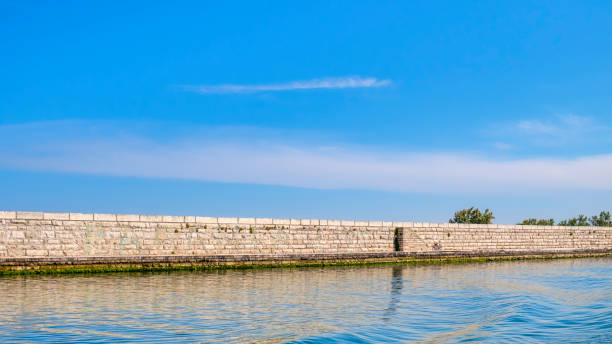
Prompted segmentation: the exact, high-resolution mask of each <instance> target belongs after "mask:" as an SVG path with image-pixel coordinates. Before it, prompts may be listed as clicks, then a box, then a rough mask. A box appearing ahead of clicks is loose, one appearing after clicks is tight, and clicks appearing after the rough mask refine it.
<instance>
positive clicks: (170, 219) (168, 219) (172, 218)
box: [162, 216, 185, 223]
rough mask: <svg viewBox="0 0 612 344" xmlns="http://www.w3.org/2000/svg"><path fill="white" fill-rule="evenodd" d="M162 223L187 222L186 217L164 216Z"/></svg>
mask: <svg viewBox="0 0 612 344" xmlns="http://www.w3.org/2000/svg"><path fill="white" fill-rule="evenodd" d="M162 222H174V223H178V222H185V216H162Z"/></svg>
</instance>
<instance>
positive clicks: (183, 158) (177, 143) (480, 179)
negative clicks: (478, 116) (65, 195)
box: [0, 124, 612, 194]
mask: <svg viewBox="0 0 612 344" xmlns="http://www.w3.org/2000/svg"><path fill="white" fill-rule="evenodd" d="M81 129H82V130H80V129H78V128H75V127H72V128H70V132H72V133H78V132H85V133H86V134H84V135H82V136H79V137H76V136H74V135H65V134H66V131H64V132H61V131H57V128H53V126H52V125H40V124H39V125H37V127H36V128H34V127H33V126H28V125H26V126H11V127H8V126H5V127H2V126H0V144H1V145H0V147H4V148H0V167H4V168H12V169H24V170H42V171H59V172H71V173H85V174H99V175H113V176H133V177H145V178H180V179H193V180H203V181H216V182H238V183H253V184H271V185H284V186H297V187H307V188H353V189H369V190H386V191H400V192H425V193H497V194H506V193H517V192H524V193H527V194H531V193H533V192H535V191H546V190H548V191H558V190H600V191H604V190H606V191H612V174H610V173H609V171H612V154H600V155H590V156H582V157H577V158H554V159H553V158H535V159H512V160H497V159H490V158H487V157H485V156H475V155H468V154H460V153H422V152H390V151H382V150H380V149H372V148H368V147H355V146H346V145H344V146H335V147H334V148H333V149H330V148H329V146H322V145H318V144H314V143H311V144H306V145H305V144H301V145H300V144H297V145H296V144H291V145H287V144H285V143H282V142H258V141H255V143H254V142H253V140H249V141H248V142H244V141H242V142H241V141H229V140H228V139H227V138H223V139H213V140H208V141H205V140H201V139H197V140H196V139H188V140H181V139H168V138H167V137H166V138H165V139H164V141H163V142H160V141H155V140H153V139H151V138H150V137H149V138H147V137H142V136H126V135H123V136H118V135H116V134H114V132H116V130H114V129H112V128H108V130H101V131H100V130H98V131H96V132H92V131H91V130H88V128H81ZM115 129H116V128H115ZM34 130H36V131H40V132H45V133H50V132H57V135H55V136H43V135H41V136H37V137H38V140H35V141H33V140H31V139H30V138H31V137H32V135H36V132H34ZM189 137H194V136H189ZM249 137H251V136H249ZM4 141H6V142H4ZM9 141H10V144H9ZM7 147H11V148H10V149H9V148H7Z"/></svg>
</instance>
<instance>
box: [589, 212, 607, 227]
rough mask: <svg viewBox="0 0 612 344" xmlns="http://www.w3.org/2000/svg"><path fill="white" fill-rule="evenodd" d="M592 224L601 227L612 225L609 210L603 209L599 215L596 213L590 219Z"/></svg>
mask: <svg viewBox="0 0 612 344" xmlns="http://www.w3.org/2000/svg"><path fill="white" fill-rule="evenodd" d="M589 222H591V225H592V226H599V227H612V219H611V218H610V212H609V211H603V210H602V212H601V213H599V216H597V215H595V216H592V217H591V218H590V219H589Z"/></svg>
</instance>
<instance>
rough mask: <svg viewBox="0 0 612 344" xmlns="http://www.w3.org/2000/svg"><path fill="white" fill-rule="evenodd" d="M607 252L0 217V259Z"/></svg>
mask: <svg viewBox="0 0 612 344" xmlns="http://www.w3.org/2000/svg"><path fill="white" fill-rule="evenodd" d="M589 249H609V250H612V228H604V227H552V226H506V225H458V224H444V223H442V224H439V223H413V222H382V221H376V222H372V221H369V222H368V221H337V220H295V219H260V218H257V219H255V218H217V217H197V216H152V215H114V214H77V213H33V212H0V257H9V258H10V257H98V256H110V257H121V256H162V255H163V256H165V255H177V256H178V255H180V256H189V255H197V256H206V255H220V254H312V253H374V252H393V251H395V250H401V251H405V252H430V251H461V252H474V251H538V250H560V251H562V250H589Z"/></svg>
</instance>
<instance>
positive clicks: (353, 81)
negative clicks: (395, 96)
mask: <svg viewBox="0 0 612 344" xmlns="http://www.w3.org/2000/svg"><path fill="white" fill-rule="evenodd" d="M389 85H391V80H387V79H385V80H379V79H377V78H362V77H360V76H350V77H341V78H322V79H312V80H304V81H291V82H286V83H278V84H263V85H234V84H228V85H183V86H181V88H182V89H183V90H185V91H190V92H196V93H202V94H224V93H256V92H274V91H292V90H313V89H342V88H368V87H384V86H389Z"/></svg>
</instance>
